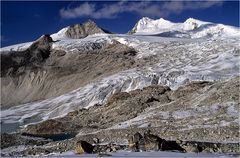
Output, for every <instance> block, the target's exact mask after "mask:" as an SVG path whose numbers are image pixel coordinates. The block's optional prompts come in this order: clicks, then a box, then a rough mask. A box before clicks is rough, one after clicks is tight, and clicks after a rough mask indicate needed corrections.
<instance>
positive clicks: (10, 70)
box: [1, 35, 53, 77]
mask: <svg viewBox="0 0 240 158" xmlns="http://www.w3.org/2000/svg"><path fill="white" fill-rule="evenodd" d="M52 42H53V40H52V38H51V37H50V36H49V35H43V36H41V37H40V38H39V39H38V40H37V41H35V42H34V43H33V44H32V45H31V46H30V47H29V48H27V49H26V50H24V51H9V52H2V53H1V77H6V76H12V75H14V76H17V75H19V74H22V73H24V71H25V69H26V67H32V68H33V69H37V67H38V65H39V64H41V62H43V61H44V60H46V59H47V58H48V57H49V56H50V49H51V44H52Z"/></svg>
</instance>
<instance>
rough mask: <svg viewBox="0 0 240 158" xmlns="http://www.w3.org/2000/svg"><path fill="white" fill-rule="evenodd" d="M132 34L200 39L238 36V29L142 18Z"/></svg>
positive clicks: (196, 22) (189, 21)
mask: <svg viewBox="0 0 240 158" xmlns="http://www.w3.org/2000/svg"><path fill="white" fill-rule="evenodd" d="M130 33H132V34H145V35H146V34H148V35H159V36H168V37H188V38H200V37H206V36H210V37H212V36H240V31H239V28H237V27H233V26H228V25H223V24H215V23H211V22H205V21H201V20H197V19H194V18H188V19H187V20H186V21H185V22H183V23H174V22H171V21H168V20H165V19H163V18H160V19H156V20H153V19H150V18H147V17H143V18H142V19H140V20H139V21H138V22H137V23H136V25H135V26H134V27H133V29H132V30H131V31H130Z"/></svg>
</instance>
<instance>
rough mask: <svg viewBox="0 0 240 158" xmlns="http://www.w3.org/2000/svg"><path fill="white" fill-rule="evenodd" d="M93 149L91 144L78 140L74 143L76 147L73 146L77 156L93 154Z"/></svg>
mask: <svg viewBox="0 0 240 158" xmlns="http://www.w3.org/2000/svg"><path fill="white" fill-rule="evenodd" d="M93 148H94V146H92V144H90V143H88V142H86V141H83V140H80V141H78V142H77V143H76V146H75V152H76V153H77V154H83V153H89V154H90V153H93Z"/></svg>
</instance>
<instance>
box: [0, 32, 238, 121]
mask: <svg viewBox="0 0 240 158" xmlns="http://www.w3.org/2000/svg"><path fill="white" fill-rule="evenodd" d="M99 37H101V36H99ZM99 37H96V36H92V37H89V38H91V39H93V41H96V40H98V38H99ZM106 38H107V40H109V41H111V40H117V41H119V42H120V43H123V44H126V45H129V46H130V47H133V48H135V49H136V50H137V51H138V55H137V56H136V60H140V59H143V60H146V61H145V62H146V65H145V66H144V67H140V68H134V69H130V70H127V71H122V72H119V73H117V74H114V75H111V76H108V77H106V78H103V79H101V80H98V81H96V82H94V83H90V84H88V85H86V86H84V87H80V88H79V89H77V90H74V91H72V92H69V93H67V94H64V95H61V96H58V97H55V98H49V99H46V100H43V101H38V102H33V103H27V104H23V105H19V106H15V107H12V108H9V109H6V110H2V112H1V120H2V122H3V123H5V124H7V123H14V122H20V123H21V124H22V125H26V124H29V123H34V122H38V121H41V120H47V119H51V118H56V117H61V116H64V115H66V114H67V113H68V112H71V111H73V110H76V109H79V108H89V107H91V106H93V105H94V104H96V103H100V104H102V103H104V102H105V101H106V99H107V98H108V96H110V95H111V94H113V93H116V92H120V91H131V90H134V89H139V88H143V87H146V86H148V85H151V84H164V85H168V86H169V87H171V88H172V89H176V88H177V87H179V86H180V85H182V84H185V83H186V82H189V80H210V81H212V80H221V79H229V78H231V77H233V76H238V75H239V67H240V62H239V61H240V53H239V52H240V51H239V44H238V43H239V39H237V38H227V39H225V38H220V39H214V38H208V39H195V40H190V39H178V38H161V37H153V36H128V35H108V36H106ZM86 40H87V39H86ZM73 41H74V42H73ZM77 41H78V40H70V41H67V40H66V39H65V40H63V41H62V42H63V44H66V45H67V46H68V47H63V48H65V49H68V48H69V49H70V50H71V48H73V45H78V44H79V43H78V42H77ZM79 41H81V40H79ZM71 42H72V43H71ZM71 45H72V46H71ZM54 47H55V48H58V47H60V45H58V44H56V45H55V46H54Z"/></svg>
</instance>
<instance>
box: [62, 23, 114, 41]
mask: <svg viewBox="0 0 240 158" xmlns="http://www.w3.org/2000/svg"><path fill="white" fill-rule="evenodd" d="M96 33H110V32H109V31H107V30H104V29H102V28H100V27H98V26H97V24H96V23H95V22H93V21H91V20H88V21H87V22H85V23H83V24H76V25H72V26H69V27H68V29H67V31H66V32H65V35H66V36H67V37H69V38H84V37H87V36H88V35H92V34H96Z"/></svg>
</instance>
